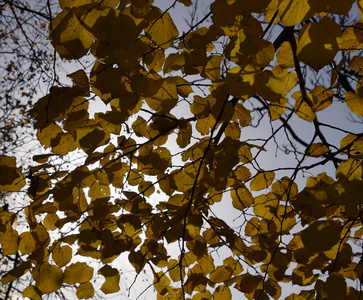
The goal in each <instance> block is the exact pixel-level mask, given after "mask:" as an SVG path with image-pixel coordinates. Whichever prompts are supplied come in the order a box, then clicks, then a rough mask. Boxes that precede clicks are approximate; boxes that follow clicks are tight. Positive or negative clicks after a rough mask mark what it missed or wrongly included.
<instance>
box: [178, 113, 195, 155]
mask: <svg viewBox="0 0 363 300" xmlns="http://www.w3.org/2000/svg"><path fill="white" fill-rule="evenodd" d="M191 137H192V125H190V122H188V121H186V120H180V125H179V131H178V137H177V138H176V142H177V144H178V146H179V147H180V148H185V147H186V146H188V145H189V144H190V139H191Z"/></svg>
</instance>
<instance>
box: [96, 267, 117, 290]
mask: <svg viewBox="0 0 363 300" xmlns="http://www.w3.org/2000/svg"><path fill="white" fill-rule="evenodd" d="M98 274H101V275H103V276H104V277H105V279H106V281H105V282H104V283H103V284H102V286H101V291H102V292H104V293H105V294H110V293H116V292H118V291H119V290H120V286H119V281H120V273H119V271H118V270H117V269H114V268H112V267H110V266H109V265H105V266H104V267H102V268H101V269H100V270H99V271H98Z"/></svg>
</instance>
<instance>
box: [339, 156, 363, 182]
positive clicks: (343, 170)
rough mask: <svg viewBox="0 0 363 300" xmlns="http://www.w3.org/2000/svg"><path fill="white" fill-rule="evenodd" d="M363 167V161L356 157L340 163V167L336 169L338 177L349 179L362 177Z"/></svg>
mask: <svg viewBox="0 0 363 300" xmlns="http://www.w3.org/2000/svg"><path fill="white" fill-rule="evenodd" d="M362 174H363V167H362V161H357V160H355V159H354V158H349V159H348V160H346V161H343V162H342V163H340V165H339V167H338V169H337V170H336V171H335V176H336V177H337V178H347V179H348V180H354V179H358V180H360V179H362Z"/></svg>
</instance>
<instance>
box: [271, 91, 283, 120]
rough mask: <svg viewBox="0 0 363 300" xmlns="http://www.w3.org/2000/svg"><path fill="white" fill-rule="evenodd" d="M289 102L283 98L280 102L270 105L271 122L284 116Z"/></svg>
mask: <svg viewBox="0 0 363 300" xmlns="http://www.w3.org/2000/svg"><path fill="white" fill-rule="evenodd" d="M287 102H288V99H287V98H285V97H283V98H281V99H280V101H279V102H272V103H270V105H269V106H268V112H269V116H270V119H271V121H275V120H277V119H279V118H280V117H281V116H282V115H283V114H284V112H285V111H286V108H287Z"/></svg>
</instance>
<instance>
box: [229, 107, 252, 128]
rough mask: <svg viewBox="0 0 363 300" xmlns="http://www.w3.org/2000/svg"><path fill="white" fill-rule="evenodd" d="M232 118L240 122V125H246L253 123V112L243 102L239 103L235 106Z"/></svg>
mask: <svg viewBox="0 0 363 300" xmlns="http://www.w3.org/2000/svg"><path fill="white" fill-rule="evenodd" d="M232 120H233V121H235V122H238V124H239V126H241V127H246V126H248V125H249V124H250V123H251V112H250V111H249V110H248V109H247V108H245V107H244V106H243V104H242V103H237V104H236V105H235V107H234V113H233V116H232Z"/></svg>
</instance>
